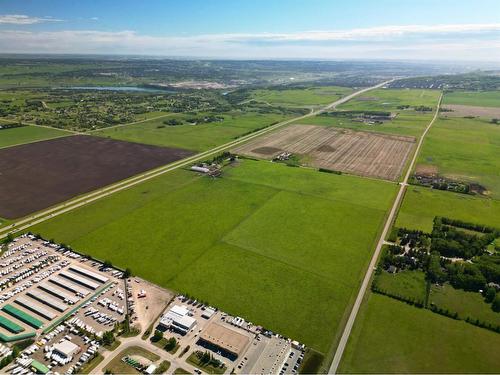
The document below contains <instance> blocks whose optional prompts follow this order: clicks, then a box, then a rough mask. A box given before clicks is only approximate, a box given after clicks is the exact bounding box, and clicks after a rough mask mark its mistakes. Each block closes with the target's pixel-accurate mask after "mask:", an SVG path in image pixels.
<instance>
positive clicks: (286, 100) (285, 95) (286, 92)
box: [251, 86, 353, 107]
mask: <svg viewBox="0 0 500 375" xmlns="http://www.w3.org/2000/svg"><path fill="white" fill-rule="evenodd" d="M352 91H353V90H352V89H351V88H348V87H338V86H325V87H308V88H296V89H283V90H273V89H265V90H264V89H263V90H255V91H252V93H251V98H252V99H253V100H256V101H259V102H265V103H269V104H271V105H283V106H294V107H304V106H314V105H320V104H329V103H333V102H334V101H336V100H338V99H340V98H342V97H344V96H346V95H348V94H350V93H351V92H352Z"/></svg>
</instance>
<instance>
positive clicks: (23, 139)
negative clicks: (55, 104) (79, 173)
mask: <svg viewBox="0 0 500 375" xmlns="http://www.w3.org/2000/svg"><path fill="white" fill-rule="evenodd" d="M1 124H2V123H1V122H0V125H1ZM70 134H71V133H68V132H65V131H62V130H57V129H49V128H42V127H37V126H22V127H19V128H12V129H0V148H3V147H10V146H14V145H18V144H23V143H29V142H35V141H42V140H45V139H52V138H57V137H63V136H67V135H70Z"/></svg>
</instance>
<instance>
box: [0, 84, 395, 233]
mask: <svg viewBox="0 0 500 375" xmlns="http://www.w3.org/2000/svg"><path fill="white" fill-rule="evenodd" d="M389 82H392V80H389V81H386V82H382V83H380V84H378V85H375V86H372V87H368V88H365V89H362V90H359V91H356V92H353V93H352V94H349V95H347V96H345V97H343V98H341V99H339V100H337V101H335V102H333V103H331V104H329V105H327V106H326V107H323V108H321V109H319V110H316V111H311V112H310V113H308V114H306V115H303V116H299V117H295V118H292V119H289V120H285V121H282V122H280V123H278V124H275V125H272V126H269V127H267V128H265V129H262V130H259V131H257V132H255V133H251V134H249V135H246V136H243V137H241V138H238V139H236V140H234V141H231V142H228V143H225V144H223V145H220V146H217V147H214V148H213V149H210V150H207V151H204V152H201V153H199V154H196V155H193V156H190V157H188V158H186V159H182V160H178V161H176V162H174V163H170V164H167V165H165V166H162V167H159V168H156V169H153V170H151V171H148V172H145V173H142V174H140V175H137V176H134V177H131V178H129V179H126V180H123V181H120V182H118V183H116V184H113V185H109V186H107V187H105V188H102V189H99V190H96V191H94V192H91V193H89V194H85V195H83V196H80V197H78V198H75V199H72V200H69V201H67V202H65V203H62V204H59V205H57V206H55V207H52V208H49V209H47V210H44V211H41V212H39V213H37V214H34V215H32V216H29V217H26V218H24V219H21V220H18V221H16V222H14V223H12V224H9V225H8V226H6V227H4V228H0V239H2V238H4V237H6V236H7V235H8V234H9V233H15V232H18V231H21V230H25V229H28V228H29V227H31V226H33V225H35V224H39V223H41V222H44V221H46V220H49V219H51V218H53V217H55V216H58V215H61V214H63V213H66V212H68V211H71V210H74V209H76V208H78V207H81V206H84V205H86V204H88V203H91V202H94V201H96V200H98V199H101V198H104V197H107V196H109V195H111V194H114V193H116V192H119V191H121V190H124V189H128V188H129V187H132V186H134V185H137V184H140V183H142V182H144V181H147V180H150V179H152V178H154V177H157V176H160V175H162V174H164V173H167V172H170V171H173V170H175V169H178V168H182V167H185V166H188V165H190V164H193V163H194V162H196V161H198V160H200V159H205V158H207V157H208V156H210V155H213V154H215V153H219V152H221V151H224V150H226V149H228V148H231V147H234V146H237V145H239V144H241V143H244V142H247V141H249V140H251V139H253V138H256V137H260V136H261V135H263V134H266V133H269V132H271V131H274V130H276V129H278V128H280V127H283V126H285V125H288V124H290V123H292V122H294V121H299V120H303V119H306V118H308V117H312V116H315V115H317V114H320V113H322V112H325V111H327V110H330V109H333V108H335V107H336V106H338V105H340V104H342V103H345V102H347V101H349V100H351V99H352V98H354V97H356V96H358V95H361V94H363V93H365V92H367V91H370V90H373V89H376V88H379V87H382V86H384V85H386V84H387V83H389Z"/></svg>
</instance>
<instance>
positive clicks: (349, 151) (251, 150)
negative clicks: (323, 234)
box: [234, 125, 414, 180]
mask: <svg viewBox="0 0 500 375" xmlns="http://www.w3.org/2000/svg"><path fill="white" fill-rule="evenodd" d="M413 144H414V138H409V137H402V136H389V135H381V134H375V133H369V132H353V131H350V130H338V129H333V128H325V127H321V126H314V125H291V126H287V127H286V128H282V129H279V130H277V131H275V132H272V133H270V134H267V135H265V136H263V137H259V138H257V139H255V140H253V141H250V142H249V143H246V144H244V145H242V146H239V147H237V148H236V149H234V152H236V153H238V154H242V155H246V156H250V157H257V158H265V159H274V158H275V157H277V156H278V155H279V154H281V153H283V152H291V153H292V154H293V155H296V156H298V157H299V158H302V159H303V160H304V161H301V163H303V164H305V165H309V166H313V167H316V168H324V169H329V170H336V171H342V172H347V173H352V174H356V175H361V176H368V177H376V178H382V179H386V180H396V179H397V178H398V177H399V176H400V175H401V172H402V170H403V167H404V165H405V163H406V159H407V158H408V156H409V154H410V151H411V150H412V148H413Z"/></svg>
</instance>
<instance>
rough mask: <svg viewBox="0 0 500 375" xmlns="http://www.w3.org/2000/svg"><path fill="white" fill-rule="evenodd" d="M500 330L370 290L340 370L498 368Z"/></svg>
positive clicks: (475, 370) (488, 370) (481, 370)
mask: <svg viewBox="0 0 500 375" xmlns="http://www.w3.org/2000/svg"><path fill="white" fill-rule="evenodd" d="M499 347H500V335H499V334H498V333H495V332H491V331H488V330H486V329H482V328H478V327H475V326H473V325H471V324H468V323H466V322H463V321H457V320H453V319H450V318H448V317H444V316H441V315H438V314H435V313H433V312H431V311H429V310H425V309H419V308H416V307H414V306H410V305H407V304H405V303H402V302H399V301H396V300H394V299H392V298H389V297H385V296H381V295H378V294H372V293H370V294H369V295H368V297H367V301H365V304H364V305H363V306H362V308H361V311H360V314H359V315H358V317H357V321H356V325H355V326H354V329H353V331H352V333H351V337H350V339H349V342H348V344H347V348H346V351H345V352H344V357H343V359H342V362H341V364H340V368H339V372H340V373H498V372H499V371H500V356H499V355H498V348H499Z"/></svg>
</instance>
